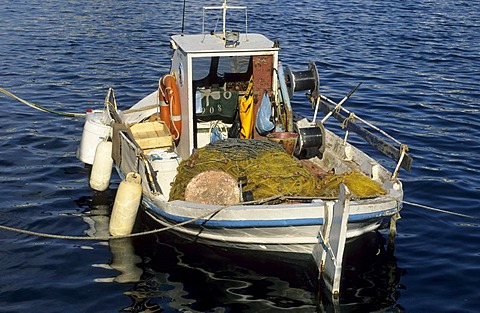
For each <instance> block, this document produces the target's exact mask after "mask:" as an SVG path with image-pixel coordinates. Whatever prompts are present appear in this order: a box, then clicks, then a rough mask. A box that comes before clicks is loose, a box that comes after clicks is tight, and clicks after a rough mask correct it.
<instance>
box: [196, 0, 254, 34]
mask: <svg viewBox="0 0 480 313" xmlns="http://www.w3.org/2000/svg"><path fill="white" fill-rule="evenodd" d="M227 9H242V10H245V33H247V7H246V6H229V5H227V0H223V5H222V6H221V7H218V6H217V7H203V20H204V22H203V23H205V10H222V11H223V27H222V39H225V37H226V32H227V31H226V24H227ZM204 28H205V25H202V32H203V30H204Z"/></svg>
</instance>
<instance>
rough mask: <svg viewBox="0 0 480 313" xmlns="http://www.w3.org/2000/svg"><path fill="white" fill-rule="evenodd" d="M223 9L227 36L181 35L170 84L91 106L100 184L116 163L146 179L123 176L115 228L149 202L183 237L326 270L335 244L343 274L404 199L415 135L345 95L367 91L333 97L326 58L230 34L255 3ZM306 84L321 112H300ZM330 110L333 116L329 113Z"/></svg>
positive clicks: (90, 142) (90, 147) (83, 147)
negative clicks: (388, 163)
mask: <svg viewBox="0 0 480 313" xmlns="http://www.w3.org/2000/svg"><path fill="white" fill-rule="evenodd" d="M216 9H219V10H221V11H222V13H223V29H222V32H221V33H214V32H212V33H206V32H204V31H202V33H200V34H193V35H189V34H183V33H182V34H180V35H174V36H172V37H171V41H170V44H171V48H172V59H171V69H170V72H169V73H167V74H166V75H165V76H163V77H162V78H161V79H160V81H159V88H158V89H156V90H153V91H152V93H151V94H149V95H147V96H146V97H145V98H143V99H142V100H140V101H139V102H138V103H136V104H135V105H133V106H132V107H131V108H130V109H128V110H123V111H122V110H120V109H119V108H118V107H117V103H116V100H115V96H114V93H113V90H111V89H110V90H109V91H108V94H107V97H106V99H105V106H104V108H103V109H101V110H95V111H91V112H88V113H87V117H86V122H85V127H84V132H83V136H82V140H81V144H80V147H79V150H78V157H79V159H80V160H82V161H83V162H85V163H89V164H93V168H92V178H91V180H90V183H91V185H92V187H93V188H94V189H97V190H104V189H105V188H107V187H108V181H109V179H110V176H109V171H110V170H111V166H112V162H113V164H114V166H115V168H116V169H117V171H118V173H119V175H120V176H121V177H122V178H125V182H128V183H129V184H130V185H134V186H135V185H136V186H140V187H131V186H130V187H129V186H126V187H125V188H124V189H122V185H120V189H119V191H118V192H117V195H118V196H117V199H116V203H115V206H117V202H118V207H117V208H115V207H114V212H113V215H115V217H114V216H113V215H112V222H113V223H116V222H118V223H120V224H121V225H120V226H118V225H116V226H115V225H114V226H112V222H111V229H110V231H111V233H112V234H113V235H124V234H128V233H129V232H130V231H131V229H132V226H133V222H134V220H135V212H136V211H135V210H136V209H137V207H138V202H135V201H141V202H142V204H143V205H142V206H141V209H144V210H145V211H146V213H147V214H148V216H150V218H151V219H152V220H154V221H155V222H157V223H158V225H159V227H168V228H169V229H170V230H171V231H172V232H176V233H177V234H179V235H181V236H183V237H186V238H191V239H192V240H196V241H199V242H203V243H206V244H210V245H217V246H224V247H227V248H237V249H248V250H251V251H274V252H287V253H301V254H313V255H314V256H315V258H316V259H317V260H318V265H319V268H320V269H323V268H324V267H325V264H324V263H325V262H327V261H326V259H328V258H329V257H328V255H333V258H332V257H330V259H331V260H333V262H334V263H335V262H336V266H335V267H334V270H335V271H337V270H338V269H339V268H340V269H341V249H342V246H343V245H344V242H345V240H346V238H353V237H356V236H359V235H361V234H364V233H366V232H370V231H372V230H375V229H377V228H378V227H379V226H380V225H381V224H382V223H383V222H384V221H386V220H387V221H388V220H389V219H390V218H391V217H392V216H395V215H396V214H397V213H398V212H399V210H400V209H401V203H402V199H403V189H402V184H401V182H400V181H399V179H398V171H399V168H400V167H404V168H406V169H409V168H410V166H411V162H412V159H411V158H410V156H409V155H408V154H407V153H406V150H407V149H406V146H404V145H402V144H400V143H398V142H394V143H389V142H388V140H390V139H391V138H390V139H389V138H383V139H382V137H385V136H384V135H386V134H385V133H384V132H381V134H383V135H382V136H377V135H374V134H373V131H370V130H367V129H366V128H364V127H362V126H360V125H359V121H362V120H361V119H359V118H358V117H356V118H355V119H353V118H352V114H351V112H349V111H348V110H346V109H345V108H344V107H343V104H344V102H345V101H346V100H347V99H348V97H349V96H350V95H351V94H352V93H353V92H354V91H355V89H356V88H355V89H354V90H352V92H351V93H350V94H348V95H347V96H346V97H345V98H344V99H343V100H342V101H340V102H338V103H337V102H335V101H333V100H331V99H330V98H328V97H327V96H325V95H323V94H321V92H320V89H319V79H318V72H317V68H316V66H315V64H314V63H313V62H310V63H309V66H308V69H307V70H305V71H297V72H295V71H292V70H290V68H289V67H288V66H284V65H282V63H281V62H280V58H279V50H280V48H279V44H278V43H277V42H275V41H272V40H270V39H268V38H266V37H265V36H263V35H261V34H256V33H248V32H247V30H245V33H240V32H238V31H227V28H226V11H227V9H232V10H233V9H235V10H246V8H245V7H232V6H227V4H226V2H224V4H223V5H222V6H219V7H204V8H203V10H204V12H205V11H206V10H216ZM245 12H246V11H245ZM297 91H307V100H308V101H309V102H310V103H311V104H312V106H313V108H314V115H313V118H312V119H311V120H309V119H307V118H304V117H302V116H299V115H297V114H295V113H294V111H293V109H292V105H291V103H290V99H291V98H292V97H293V95H294V93H295V92H297ZM320 110H321V111H323V112H324V113H325V116H324V117H323V118H322V120H317V113H318V111H320ZM330 116H332V117H333V118H337V119H338V120H339V121H340V122H341V123H343V125H344V130H345V131H346V135H345V136H344V137H343V138H341V137H339V136H338V135H337V134H335V133H334V132H332V131H330V130H329V129H326V128H325V126H324V122H325V121H326V120H327V119H328V118H329V117H330ZM367 126H368V125H367ZM374 130H375V131H378V129H374ZM349 132H355V133H358V134H359V135H360V136H361V137H362V138H364V139H366V140H367V142H369V143H371V144H372V145H373V146H374V147H376V148H377V149H379V150H380V151H381V152H383V153H384V154H386V155H387V156H389V157H391V158H392V159H394V160H395V161H396V162H397V166H396V168H395V170H394V171H393V173H392V172H390V171H388V170H387V169H386V168H384V166H382V164H380V163H379V162H377V161H376V160H374V159H372V158H371V157H370V156H368V155H367V154H366V153H364V152H363V151H361V150H359V149H357V148H356V147H354V146H353V145H352V144H350V143H349V142H348V136H347V135H348V133H349ZM252 168H253V170H252ZM335 182H337V183H336V184H335ZM122 183H123V182H122ZM332 184H333V185H332ZM331 186H335V187H331ZM365 189H367V190H366V191H365ZM138 190H140V191H138ZM122 195H125V196H123V197H124V198H122V199H118V197H119V196H120V197H121V196H122ZM140 199H141V200H140ZM337 214H340V215H337ZM132 216H133V218H132ZM113 220H115V221H113ZM337 220H338V221H337ZM125 223H126V224H128V225H127V226H126V228H127V230H126V231H125V230H119V229H120V228H122V227H123V228H122V229H124V228H125V227H124V226H125V225H124V224H125ZM117 226H118V227H117ZM333 241H335V246H337V248H335V247H334V246H332V242H333ZM335 250H336V251H335ZM335 255H336V257H335ZM339 263H340V264H339ZM332 276H335V274H332ZM337 287H338V285H337ZM337 289H338V288H337Z"/></svg>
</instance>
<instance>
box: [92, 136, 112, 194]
mask: <svg viewBox="0 0 480 313" xmlns="http://www.w3.org/2000/svg"><path fill="white" fill-rule="evenodd" d="M112 167H113V159H112V142H111V141H101V142H100V143H99V144H98V146H97V150H96V151H95V158H94V160H93V165H92V172H91V173H90V187H91V188H92V189H94V190H96V191H105V190H107V188H108V185H109V184H110V177H111V176H112Z"/></svg>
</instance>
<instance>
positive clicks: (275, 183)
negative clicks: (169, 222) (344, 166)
mask: <svg viewBox="0 0 480 313" xmlns="http://www.w3.org/2000/svg"><path fill="white" fill-rule="evenodd" d="M210 170H220V171H224V172H226V173H228V174H230V175H231V176H232V177H234V178H235V179H237V180H239V179H240V178H241V180H242V181H243V182H242V191H243V192H246V191H250V192H251V193H252V194H253V198H254V199H255V200H258V199H265V198H268V197H273V196H278V195H283V196H287V197H316V198H332V197H333V198H334V197H338V191H339V185H340V183H341V182H344V183H345V184H346V185H347V186H348V187H349V188H350V190H351V191H352V193H353V195H354V196H356V197H359V198H360V197H373V196H377V195H380V194H383V193H385V191H384V190H383V189H382V188H381V186H380V185H378V184H377V183H376V182H374V181H372V180H371V179H369V178H368V177H367V176H365V175H363V174H361V173H359V172H351V173H348V174H345V175H326V176H323V177H319V176H316V175H313V174H312V173H311V172H310V171H309V170H308V169H307V168H306V167H304V166H303V165H302V164H301V163H300V162H299V161H298V160H296V159H294V158H292V157H291V156H290V155H289V154H287V153H286V152H285V150H284V149H283V147H282V146H281V145H279V144H277V143H275V142H271V141H268V140H256V139H249V140H245V139H234V138H230V139H227V140H221V141H216V142H214V143H211V144H209V145H207V146H205V147H203V148H200V149H198V150H197V151H196V152H195V153H194V154H192V156H190V158H188V159H187V160H184V161H182V162H181V163H180V165H179V166H178V168H177V171H178V174H177V176H176V178H175V181H174V182H173V184H172V188H171V191H170V200H185V189H186V187H187V185H188V183H189V182H190V180H191V179H192V178H194V177H195V176H196V175H197V174H199V173H202V172H204V171H210ZM245 178H246V179H245ZM212 183H213V182H212ZM382 192H383V193H382Z"/></svg>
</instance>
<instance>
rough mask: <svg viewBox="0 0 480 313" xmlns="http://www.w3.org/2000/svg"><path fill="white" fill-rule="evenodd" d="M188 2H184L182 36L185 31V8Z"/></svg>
mask: <svg viewBox="0 0 480 313" xmlns="http://www.w3.org/2000/svg"><path fill="white" fill-rule="evenodd" d="M186 3H187V0H183V12H182V35H183V31H184V30H185V6H186Z"/></svg>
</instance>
